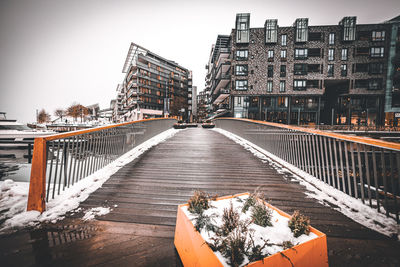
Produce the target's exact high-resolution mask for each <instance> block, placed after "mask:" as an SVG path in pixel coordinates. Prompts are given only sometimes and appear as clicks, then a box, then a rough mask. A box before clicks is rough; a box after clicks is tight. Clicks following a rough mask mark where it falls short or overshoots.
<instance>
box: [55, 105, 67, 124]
mask: <svg viewBox="0 0 400 267" xmlns="http://www.w3.org/2000/svg"><path fill="white" fill-rule="evenodd" d="M65 113H66V112H65V110H63V109H62V108H58V109H56V110H55V111H54V115H56V116H57V117H59V118H60V119H61V121H62V118H63V116H65Z"/></svg>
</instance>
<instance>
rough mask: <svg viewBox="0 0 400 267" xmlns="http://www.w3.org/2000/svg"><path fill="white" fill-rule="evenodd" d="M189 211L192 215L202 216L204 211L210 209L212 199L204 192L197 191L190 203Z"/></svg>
mask: <svg viewBox="0 0 400 267" xmlns="http://www.w3.org/2000/svg"><path fill="white" fill-rule="evenodd" d="M188 204H189V208H188V210H189V211H190V212H191V213H195V214H202V213H203V211H204V210H207V209H208V208H210V198H209V196H208V195H207V194H206V193H204V192H203V191H198V190H196V191H195V192H194V194H193V196H192V197H191V198H190V199H189V201H188Z"/></svg>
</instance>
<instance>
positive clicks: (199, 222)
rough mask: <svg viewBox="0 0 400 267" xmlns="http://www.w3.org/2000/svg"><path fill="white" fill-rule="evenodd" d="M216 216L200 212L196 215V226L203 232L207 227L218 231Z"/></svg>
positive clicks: (208, 229) (209, 229)
mask: <svg viewBox="0 0 400 267" xmlns="http://www.w3.org/2000/svg"><path fill="white" fill-rule="evenodd" d="M214 217H215V214H212V215H205V214H204V213H203V212H202V213H200V214H198V215H197V216H196V217H195V223H194V228H196V230H197V231H198V232H201V230H202V229H203V228H204V227H205V228H206V230H207V231H213V232H216V231H217V230H216V229H217V226H215V225H214V224H213V221H214V220H213V218H214Z"/></svg>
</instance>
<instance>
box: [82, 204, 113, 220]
mask: <svg viewBox="0 0 400 267" xmlns="http://www.w3.org/2000/svg"><path fill="white" fill-rule="evenodd" d="M110 211H111V209H110V208H104V207H97V208H91V209H90V210H88V211H87V212H86V213H85V215H84V216H83V218H82V220H84V221H88V220H93V219H94V217H96V216H102V215H106V214H108V213H110Z"/></svg>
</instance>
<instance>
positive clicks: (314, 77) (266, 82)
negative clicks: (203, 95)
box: [206, 13, 400, 125]
mask: <svg viewBox="0 0 400 267" xmlns="http://www.w3.org/2000/svg"><path fill="white" fill-rule="evenodd" d="M399 25H400V16H399V17H396V18H394V19H392V20H389V21H386V22H383V23H379V24H357V21H356V17H344V18H343V19H342V20H341V21H340V22H339V23H338V25H324V26H310V25H309V20H308V19H307V18H299V19H296V20H295V22H294V24H293V26H291V27H280V26H278V21H277V20H276V19H267V20H266V22H265V25H264V27H263V28H250V14H248V13H246V14H237V16H236V26H235V29H232V32H231V34H230V35H219V36H218V37H217V41H216V43H215V44H214V45H213V46H212V49H211V53H210V59H209V63H208V65H207V66H206V68H207V70H208V74H207V77H206V92H207V88H208V92H209V103H210V104H211V105H212V110H213V113H212V114H211V117H215V116H222V115H225V114H228V115H230V116H234V117H244V118H250V119H258V120H267V121H274V122H281V123H288V124H362V125H363V124H367V123H368V125H384V124H386V125H393V124H396V123H397V117H400V60H399V56H400V30H399Z"/></svg>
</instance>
